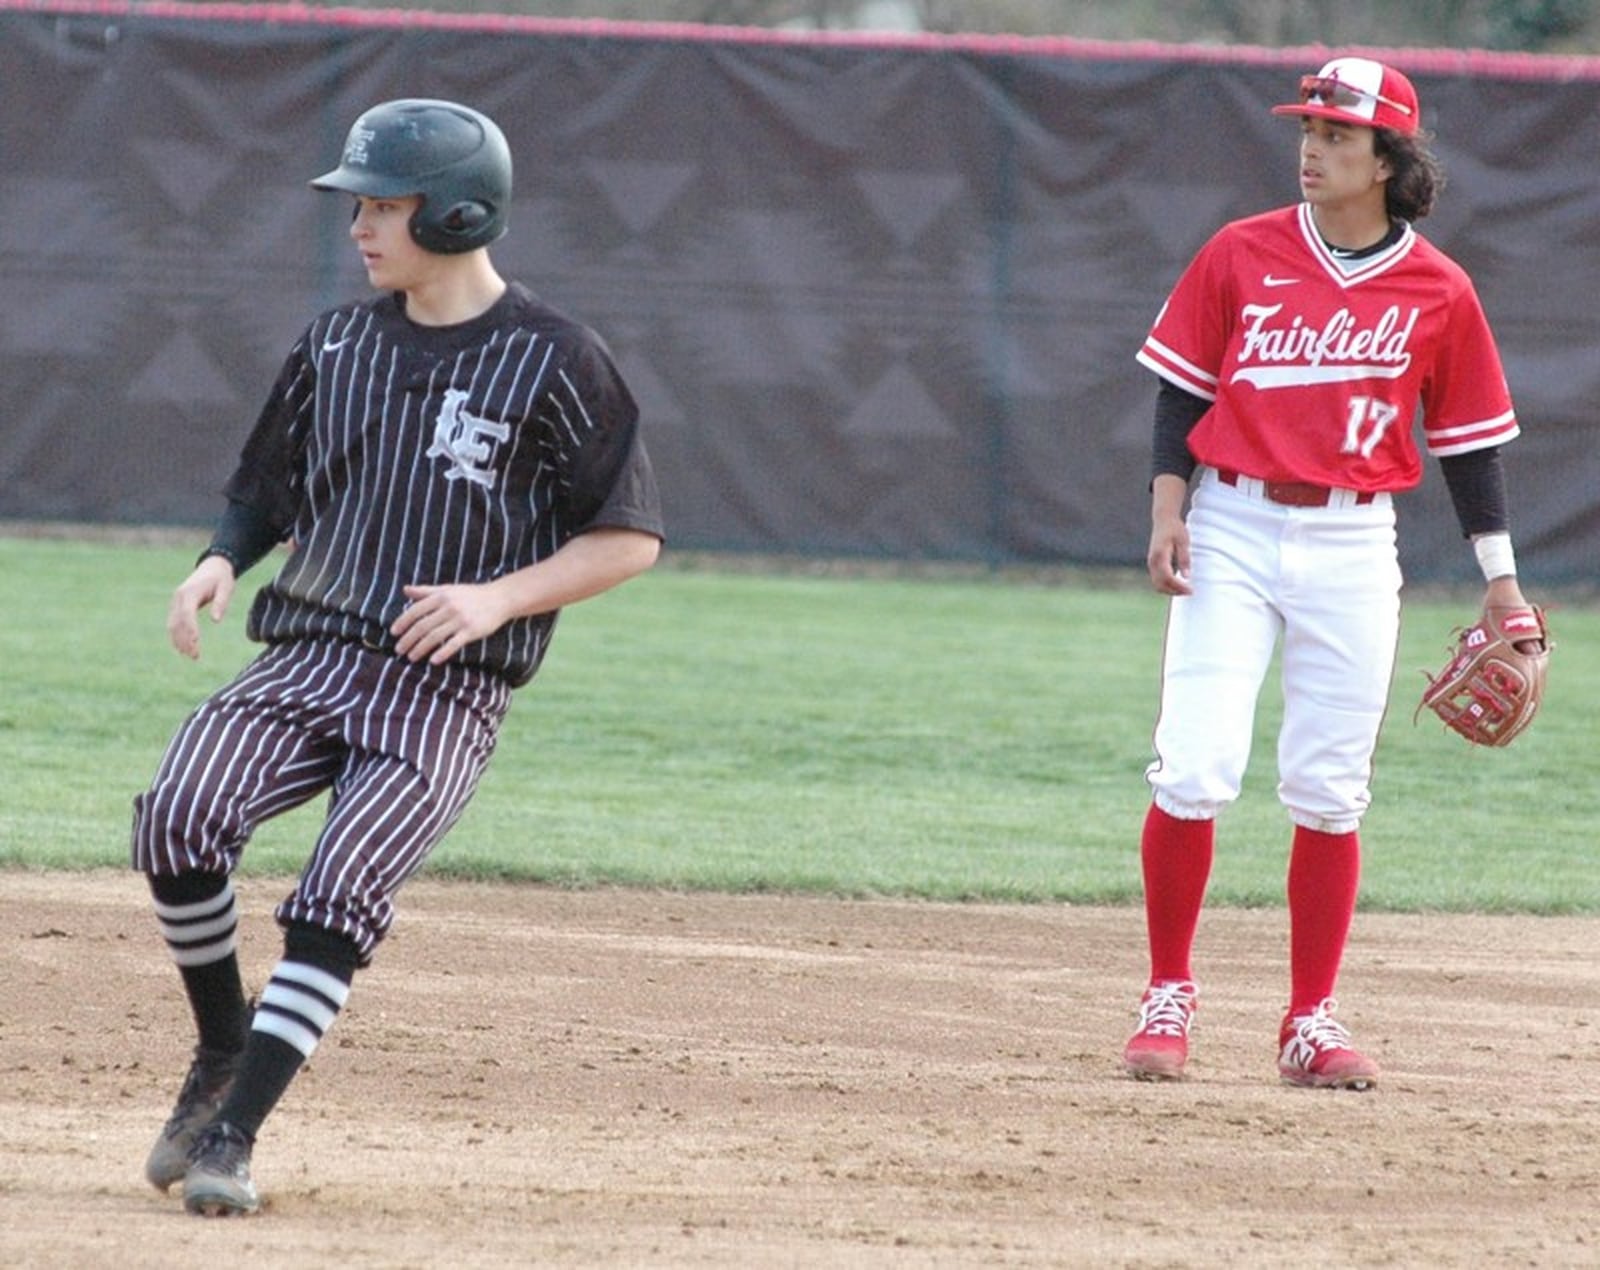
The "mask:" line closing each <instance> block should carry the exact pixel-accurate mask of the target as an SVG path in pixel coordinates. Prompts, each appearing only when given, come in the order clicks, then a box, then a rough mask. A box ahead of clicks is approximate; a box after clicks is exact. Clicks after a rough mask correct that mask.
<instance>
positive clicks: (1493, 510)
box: [1439, 446, 1511, 538]
mask: <svg viewBox="0 0 1600 1270" xmlns="http://www.w3.org/2000/svg"><path fill="white" fill-rule="evenodd" d="M1439 470H1440V471H1441V472H1443V473H1444V483H1445V487H1446V488H1447V489H1449V491H1450V502H1451V503H1452V504H1453V505H1454V507H1455V509H1456V520H1457V521H1459V522H1460V524H1461V532H1462V534H1463V535H1464V536H1466V537H1468V538H1471V537H1474V536H1475V535H1477V534H1495V533H1505V532H1506V531H1507V530H1508V529H1509V528H1510V527H1511V518H1510V516H1509V515H1507V513H1506V477H1505V465H1504V463H1502V462H1501V459H1500V448H1499V447H1498V446H1490V447H1489V448H1487V449H1484V450H1471V451H1469V452H1468V453H1466V454H1452V455H1450V456H1449V457H1448V458H1441V459H1440V460H1439Z"/></svg>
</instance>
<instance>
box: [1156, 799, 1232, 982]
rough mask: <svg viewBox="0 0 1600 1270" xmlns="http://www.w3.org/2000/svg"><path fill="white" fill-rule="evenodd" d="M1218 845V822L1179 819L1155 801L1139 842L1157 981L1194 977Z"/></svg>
mask: <svg viewBox="0 0 1600 1270" xmlns="http://www.w3.org/2000/svg"><path fill="white" fill-rule="evenodd" d="M1215 846H1216V821H1214V820H1179V819H1178V818H1177V817H1176V816H1169V815H1168V814H1167V813H1166V812H1164V811H1162V810H1161V808H1159V807H1157V806H1156V805H1155V804H1154V803H1152V804H1151V805H1150V810H1149V812H1148V813H1146V815H1145V818H1144V834H1143V836H1142V837H1141V838H1140V840H1139V857H1140V862H1141V863H1142V864H1143V866H1144V914H1145V926H1146V928H1147V930H1148V933H1149V936H1150V982H1151V983H1161V982H1163V981H1166V980H1170V979H1192V978H1193V977H1194V976H1193V975H1192V974H1191V973H1190V967H1189V955H1190V952H1191V950H1192V949H1193V947H1194V932H1195V928H1196V927H1197V926H1198V925H1199V924H1200V907H1201V905H1202V904H1204V903H1205V898H1206V883H1207V881H1209V880H1210V877H1211V857H1212V853H1213V850H1214V848H1215Z"/></svg>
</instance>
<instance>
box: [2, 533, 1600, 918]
mask: <svg viewBox="0 0 1600 1270" xmlns="http://www.w3.org/2000/svg"><path fill="white" fill-rule="evenodd" d="M193 558H194V549H193V547H192V546H190V545H186V546H184V547H173V546H167V545H111V544H106V543H92V542H83V541H72V540H60V539H32V538H22V537H0V570H3V576H4V578H5V580H6V584H7V587H8V590H9V593H10V599H9V603H8V604H7V606H6V616H5V618H4V623H3V625H0V659H3V664H4V667H5V670H4V685H5V687H4V693H3V696H0V766H3V770H4V772H5V774H6V795H5V799H4V802H3V804H0V865H8V866H13V867H35V868H89V867H101V866H106V865H111V866H120V865H122V864H123V863H125V861H126V852H127V845H126V842H127V833H128V825H129V818H130V801H131V799H132V797H133V795H134V794H135V793H137V792H138V791H139V790H140V789H141V788H142V787H143V785H144V784H145V782H146V781H147V780H148V779H149V777H150V775H151V773H152V772H153V771H154V768H155V766H156V764H157V762H158V761H159V759H160V756H161V752H162V749H163V747H164V746H165V744H166V742H167V740H168V738H169V737H170V736H171V734H172V731H173V729H174V728H175V727H176V726H177V724H178V723H179V722H180V721H181V720H182V718H183V716H184V715H185V713H187V711H188V710H189V709H190V708H191V707H192V706H193V705H194V704H195V703H196V702H197V701H198V700H199V699H200V698H201V697H202V696H203V695H204V694H205V693H207V692H208V691H209V690H211V689H212V688H213V687H215V686H216V685H218V684H219V683H221V682H223V681H224V680H226V679H227V678H228V677H229V676H231V674H232V673H233V672H234V671H236V670H237V669H238V668H239V666H240V665H242V664H243V662H244V661H245V660H246V659H247V658H248V657H249V656H250V655H251V651H252V650H251V647H250V645H248V644H247V642H246V641H245V640H244V638H243V635H242V626H243V620H242V619H243V615H244V606H245V602H246V601H247V600H248V592H249V588H248V587H246V588H245V589H244V590H243V591H242V592H241V595H240V597H239V602H238V604H237V606H236V608H235V610H234V611H233V612H232V613H230V614H229V617H228V619H227V621H226V622H225V623H224V624H223V625H222V626H221V627H217V628H211V627H209V626H208V627H207V629H206V631H205V635H206V637H207V641H208V642H207V644H206V649H205V656H204V658H203V660H202V661H201V662H200V663H199V664H198V665H197V664H195V663H191V662H188V661H185V660H183V659H181V658H179V657H178V656H177V655H176V654H174V653H173V652H172V651H171V650H170V649H169V647H168V646H167V643H166V638H165V632H164V629H163V623H164V617H165V612H166V604H167V598H168V595H169V594H170V591H171V589H172V587H173V585H174V584H175V583H176V582H177V581H178V580H179V579H180V578H181V577H182V576H183V574H184V573H185V572H186V571H187V569H188V567H189V565H190V564H191V563H192V561H193ZM735 563H737V562H735ZM872 572H873V573H875V574H876V573H882V574H884V575H885V576H861V574H860V572H859V571H858V572H857V574H856V575H855V576H844V575H843V574H842V573H840V572H839V571H832V572H830V571H826V570H811V571H794V572H784V571H774V572H767V573H757V572H751V571H749V570H748V569H746V568H743V567H719V566H718V564H717V563H716V562H714V561H713V562H708V561H704V560H699V559H693V558H690V559H687V560H682V559H680V560H675V561H674V560H669V561H668V562H666V563H663V565H661V566H660V567H658V568H657V569H656V570H655V571H654V572H653V573H651V574H649V575H647V576H645V577H644V578H641V579H638V580H636V581H635V582H633V583H630V584H629V585H628V586H626V587H624V588H622V589H620V590H618V591H615V592H612V593H610V594H608V595H606V596H602V597H600V598H599V599H597V600H594V601H591V602H589V603H587V604H584V605H580V606H577V607H575V608H573V609H572V610H570V611H569V612H568V613H566V614H564V615H563V617H562V620H561V625H560V629H559V631H558V633H557V635H556V639H555V644H554V647H553V650H552V652H551V654H550V656H549V659H548V660H547V662H546V664H545V668H544V670H543V672H542V673H541V675H540V676H539V678H538V679H537V680H535V682H534V684H533V685H531V686H530V687H528V688H526V689H524V690H522V692H521V693H519V695H518V697H517V700H516V704H515V705H514V707H513V710H512V713H511V717H510V719H509V720H508V722H507V724H506V727H505V730H504V732H503V733H502V738H501V744H500V750H499V752H498V754H497V755H496V757H495V760H494V762H493V764H492V765H491V767H490V770H489V773H488V775H487V777H486V778H485V780H484V783H483V786H482V788H481V789H480V792H479V794H478V797H477V799H476V801H475V802H474V803H473V804H472V806H471V807H470V808H469V809H468V812H467V814H466V816H465V818H464V819H463V821H462V822H461V824H460V825H459V826H458V827H457V829H456V830H455V832H454V833H453V834H452V836H451V837H450V838H449V839H448V840H447V841H446V843H445V844H444V845H443V846H442V847H441V848H440V849H439V851H438V852H437V853H436V854H435V856H434V858H433V860H432V861H431V863H430V866H429V867H430V869H431V870H432V871H433V872H434V873H436V874H452V875H458V876H473V877H496V878H517V879H527V880H537V881H542V882H548V883H556V884H562V885H590V884H601V883H622V884H630V885H641V886H658V887H670V888H706V889H717V890H728V891H752V890H794V891H812V892H825V893H834V894H843V895H862V894H893V895H909V896H922V897H928V898H936V899H993V900H1020V901H1046V900H1048V901H1068V902H1074V903H1098V902H1127V901H1131V900H1133V899H1135V898H1136V897H1137V896H1138V894H1139V878H1138V852H1137V845H1136V844H1137V837H1138V830H1139V824H1140V821H1141V819H1142V817H1143V815H1144V810H1145V806H1146V802H1147V791H1146V787H1145V784H1144V779H1143V772H1144V767H1145V764H1146V762H1147V761H1148V758H1149V743H1150V728H1151V723H1152V718H1153V712H1154V708H1155V699H1156V676H1157V669H1158V662H1159V657H1160V646H1161V634H1162V622H1163V614H1164V607H1163V602H1162V601H1161V600H1160V599H1159V598H1158V597H1156V596H1154V595H1153V594H1151V593H1150V592H1149V591H1148V590H1146V589H1145V588H1144V587H1143V586H1142V584H1140V582H1139V580H1138V579H1134V578H1132V577H1131V576H1128V575H1106V576H1099V575H1087V576H1078V575H1071V574H1062V575H1059V576H1057V575H1051V576H1035V577H1028V578H1022V577H1013V576H1010V575H1002V574H995V575H984V576H965V575H962V574H960V573H956V572H949V573H943V574H940V573H937V572H935V573H933V574H932V575H931V576H904V575H901V576H895V575H893V573H892V571H889V570H881V571H872ZM267 574H268V569H267V567H266V566H262V567H261V568H259V569H258V570H257V572H256V574H253V575H251V577H250V578H248V579H247V583H254V582H258V581H260V580H261V579H263V578H265V577H266V576H267ZM1536 598H1547V597H1536ZM1474 602H1475V597H1473V596H1458V597H1434V598H1430V599H1415V600H1413V601H1411V602H1410V603H1409V604H1408V606H1407V610H1406V620H1405V629H1404V635H1403V641H1402V646H1401V652H1400V658H1399V669H1398V671H1397V673H1396V677H1395V680H1396V682H1395V691H1394V700H1393V706H1392V709H1391V714H1390V719H1389V723H1388V725H1387V727H1386V729H1385V732H1384V736H1383V739H1382V741H1381V743H1380V747H1379V752H1378V772H1377V778H1376V781H1375V783H1374V805H1373V809H1372V811H1371V812H1370V814H1369V815H1368V818H1367V821H1366V825H1365V827H1364V831H1363V837H1364V840H1365V843H1366V871H1365V877H1364V882H1363V903H1364V904H1365V905H1366V906H1367V907H1369V908H1385V909H1395V910H1429V909H1439V910H1482V911H1505V912H1540V913H1556V912H1595V911H1600V856H1597V853H1596V851H1595V833H1594V823H1593V815H1592V812H1591V798H1592V793H1593V790H1594V787H1595V773H1594V765H1593V760H1592V751H1591V750H1590V748H1589V747H1590V744H1591V738H1592V735H1593V724H1592V720H1591V714H1590V710H1591V703H1592V702H1593V701H1594V699H1595V695H1596V694H1595V687H1596V685H1597V684H1600V658H1597V654H1596V652H1595V650H1596V648H1600V640H1597V638H1596V636H1597V634H1600V613H1597V612H1596V611H1595V610H1594V609H1593V608H1592V607H1591V606H1588V605H1586V604H1579V603H1576V602H1574V603H1571V604H1568V605H1562V604H1560V603H1559V602H1558V603H1557V604H1556V606H1555V611H1554V613H1553V615H1552V624H1553V627H1554V631H1555V635H1556V640H1557V644H1558V651H1557V654H1556V658H1555V661H1554V663H1553V667H1552V677H1551V685H1552V692H1551V696H1550V699H1549V700H1548V701H1547V703H1546V707H1545V711H1544V713H1543V714H1541V716H1540V718H1539V719H1538V721H1537V722H1536V723H1535V725H1534V726H1533V728H1532V729H1531V730H1530V731H1529V732H1528V733H1527V734H1525V735H1524V736H1523V737H1522V738H1520V739H1519V740H1518V742H1517V744H1516V745H1515V746H1513V747H1511V748H1510V749H1508V750H1504V751H1476V750H1473V749H1471V748H1470V747H1468V746H1467V745H1466V744H1465V743H1464V742H1461V741H1460V740H1458V739H1457V738H1456V737H1454V736H1453V735H1451V734H1448V733H1446V732H1445V731H1444V730H1443V729H1442V728H1441V727H1440V726H1439V725H1438V723H1437V722H1436V721H1434V720H1433V719H1432V716H1431V715H1430V716H1427V717H1425V718H1424V719H1423V720H1422V721H1420V722H1419V723H1417V724H1416V725H1413V723H1412V711H1413V708H1414V705H1415V702H1416V698H1417V695H1418V694H1419V692H1420V690H1421V688H1422V686H1423V684H1424V679H1423V675H1422V670H1423V669H1424V668H1430V669H1431V668H1436V667H1437V666H1438V665H1439V664H1440V663H1441V662H1442V660H1443V657H1444V652H1445V645H1446V643H1447V641H1448V638H1449V635H1450V631H1451V628H1452V627H1453V626H1454V625H1455V624H1456V623H1457V622H1460V621H1462V620H1464V619H1466V618H1467V617H1468V616H1470V611H1471V605H1472V604H1473V603H1474ZM1278 711H1279V701H1278V697H1277V692H1276V685H1275V683H1270V682H1269V684H1268V688H1267V691H1266V693H1265V694H1264V697H1263V702H1262V709H1261V714H1260V720H1259V724H1260V726H1259V727H1258V733H1257V747H1256V756H1255V758H1254V760H1253V762H1252V764H1251V770H1250V774H1249V778H1248V781H1247V787H1246V790H1245V794H1244V797H1243V798H1242V799H1241V800H1240V802H1239V804H1238V805H1237V806H1235V807H1233V808H1231V809H1230V810H1229V811H1228V813H1227V814H1226V815H1225V816H1224V817H1223V819H1222V821H1221V822H1220V824H1219V830H1218V858H1217V866H1216V871H1215V874H1214V878H1213V886H1212V897H1213V902H1218V903H1228V904H1242V905H1261V904H1278V903H1280V902H1281V897H1282V889H1283V867H1284V859H1285V852H1286V848H1287V842H1288V833H1289V830H1288V824H1287V821H1286V819H1285V817H1284V814H1283V811H1282V809H1281V808H1280V807H1279V805H1278V802H1277V799H1276V796H1275V793H1274V790H1273V786H1274V781H1275V773H1274V770H1273V769H1274V759H1273V742H1274V734H1275V731H1276V721H1277V717H1278ZM319 811H320V805H313V806H312V807H308V808H304V809H302V810H300V811H297V812H295V813H292V814H290V815H288V816H285V817H283V818H281V819H280V820H278V821H275V822H272V823H270V824H268V825H266V826H264V827H263V828H262V829H261V831H260V832H259V833H258V834H257V836H256V839H255V841H254V842H253V843H252V844H251V846H250V849H249V851H248V852H247V854H246V857H245V867H246V868H247V869H248V870H250V871H252V872H256V873H285V872H292V871H294V870H296V869H297V868H298V866H299V864H300V862H301V860H302V859H303V857H304V853H305V851H306V849H307V845H308V843H309V841H310V839H311V837H312V835H314V833H315V832H316V828H317V824H318V819H319Z"/></svg>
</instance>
